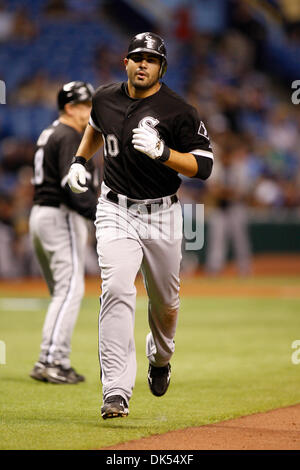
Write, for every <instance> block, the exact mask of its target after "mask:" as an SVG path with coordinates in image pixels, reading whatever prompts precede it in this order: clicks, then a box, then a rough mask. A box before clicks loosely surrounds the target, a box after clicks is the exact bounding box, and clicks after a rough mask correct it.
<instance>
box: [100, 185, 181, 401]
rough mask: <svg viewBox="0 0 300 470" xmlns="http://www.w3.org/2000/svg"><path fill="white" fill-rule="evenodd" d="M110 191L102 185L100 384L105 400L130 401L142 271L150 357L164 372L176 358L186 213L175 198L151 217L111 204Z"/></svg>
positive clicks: (133, 376) (136, 209)
mask: <svg viewBox="0 0 300 470" xmlns="http://www.w3.org/2000/svg"><path fill="white" fill-rule="evenodd" d="M107 191H108V188H107V187H106V186H105V185H104V184H102V193H101V194H102V195H101V198H100V200H99V204H98V208H97V215H96V222H95V225H96V237H97V242H98V243H97V251H98V255H99V265H100V268H101V277H102V295H101V298H100V302H101V309H100V315H99V358H100V367H101V381H102V386H103V398H104V399H106V398H107V397H108V396H111V395H121V396H122V397H123V398H125V399H126V400H127V402H128V401H129V399H130V397H131V395H132V390H133V387H134V383H135V377H136V353H135V342H134V317H135V307H136V288H135V285H134V283H135V279H136V276H137V273H138V271H139V269H140V268H141V271H142V274H143V277H144V282H145V286H146V289H147V293H148V297H149V302H148V320H149V326H150V330H151V332H150V333H149V334H148V335H147V341H146V354H147V357H148V359H149V361H150V362H151V363H152V364H153V365H156V366H160V367H161V366H164V365H166V364H167V363H168V362H169V361H170V358H171V356H172V354H173V353H174V349H175V346H174V336H175V330H176V323H177V315H178V309H179V270H180V261H181V240H182V212H181V206H180V204H179V202H177V203H174V204H172V205H170V203H168V202H169V199H170V198H166V203H165V205H164V206H162V207H159V208H158V207H157V210H155V211H154V212H153V213H151V214H148V213H145V212H140V211H139V207H138V206H134V207H133V208H129V209H127V208H125V207H120V206H118V205H117V204H115V203H113V202H110V201H108V200H107V199H106V193H107ZM124 200H125V199H124ZM148 201H149V200H148ZM151 202H153V200H151Z"/></svg>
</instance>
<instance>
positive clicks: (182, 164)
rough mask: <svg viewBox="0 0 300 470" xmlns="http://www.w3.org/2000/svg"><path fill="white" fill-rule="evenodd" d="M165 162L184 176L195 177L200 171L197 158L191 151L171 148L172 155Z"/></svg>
mask: <svg viewBox="0 0 300 470" xmlns="http://www.w3.org/2000/svg"><path fill="white" fill-rule="evenodd" d="M164 164H165V165H166V166H168V167H169V168H172V169H173V170H175V171H178V173H180V174H182V175H184V176H189V177H193V176H196V174H197V173H198V164H197V160H196V158H195V157H194V155H193V154H191V153H180V152H177V151H176V150H173V149H170V156H169V158H168V160H167V161H165V162H164Z"/></svg>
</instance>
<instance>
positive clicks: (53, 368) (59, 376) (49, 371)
mask: <svg viewBox="0 0 300 470" xmlns="http://www.w3.org/2000/svg"><path fill="white" fill-rule="evenodd" d="M44 375H45V378H46V380H47V382H50V383H53V384H77V383H79V382H84V381H85V377H84V376H83V375H80V374H78V373H77V372H76V370H75V369H73V367H69V368H68V369H65V368H64V367H62V365H61V364H47V366H46V369H45V372H44Z"/></svg>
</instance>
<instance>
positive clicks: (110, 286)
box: [102, 279, 136, 299]
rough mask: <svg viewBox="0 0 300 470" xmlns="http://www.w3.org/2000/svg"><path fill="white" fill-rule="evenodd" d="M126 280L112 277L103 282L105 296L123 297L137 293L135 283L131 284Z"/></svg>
mask: <svg viewBox="0 0 300 470" xmlns="http://www.w3.org/2000/svg"><path fill="white" fill-rule="evenodd" d="M124 281H125V280H122V281H121V280H118V279H111V280H109V281H106V282H103V283H102V295H103V297H104V298H105V297H109V298H111V299H112V298H113V299H122V298H126V297H131V296H133V295H135V294H136V289H135V287H134V285H130V284H129V283H127V282H124Z"/></svg>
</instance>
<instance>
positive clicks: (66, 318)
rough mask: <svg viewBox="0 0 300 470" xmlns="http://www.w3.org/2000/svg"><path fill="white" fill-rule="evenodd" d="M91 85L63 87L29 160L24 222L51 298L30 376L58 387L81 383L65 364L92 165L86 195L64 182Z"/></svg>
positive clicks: (91, 211) (92, 194)
mask: <svg viewBox="0 0 300 470" xmlns="http://www.w3.org/2000/svg"><path fill="white" fill-rule="evenodd" d="M93 92H94V90H93V87H92V86H91V85H90V84H88V83H84V82H70V83H66V84H65V85H64V86H63V87H62V89H61V90H60V91H59V93H58V96H57V100H58V108H59V118H58V120H56V121H54V122H53V123H52V124H51V125H50V126H49V127H48V128H47V129H45V130H44V131H43V132H42V133H41V135H40V137H39V139H38V141H37V150H36V153H35V156H34V178H33V183H34V199H33V204H34V205H33V207H32V210H31V214H30V219H29V227H30V235H31V238H32V242H33V246H34V249H35V252H36V255H37V258H38V261H39V264H40V267H41V270H42V273H43V275H44V278H45V280H46V282H47V284H48V288H49V291H50V294H51V302H50V304H49V307H48V311H47V315H46V319H45V323H44V328H43V338H42V344H41V351H40V357H39V361H38V362H37V363H36V364H35V366H34V367H33V369H32V371H31V373H30V376H31V377H32V378H33V379H36V380H41V381H45V382H52V383H58V384H64V383H66V384H76V383H78V382H82V381H84V380H85V379H84V376H83V375H80V374H78V373H77V372H76V371H75V370H74V369H73V368H72V367H71V364H70V358H69V355H70V351H71V347H70V344H71V336H72V332H73V328H74V325H75V322H76V318H77V315H78V312H79V308H80V303H81V299H82V297H83V293H84V253H85V245H86V242H87V236H88V223H89V222H88V219H92V220H94V218H95V212H96V203H97V194H96V187H95V186H94V184H93V180H94V178H93V173H94V164H93V163H92V162H89V163H88V165H87V167H86V170H87V173H86V176H87V181H88V183H87V184H88V187H89V189H88V191H87V192H86V193H85V194H82V195H76V194H74V193H73V192H72V191H71V190H70V188H69V186H68V184H67V174H68V170H69V167H70V164H71V158H72V155H73V154H74V153H75V152H76V150H77V148H78V145H79V143H80V141H81V137H82V132H83V131H84V129H85V127H86V125H87V123H88V120H89V116H90V111H91V100H92V94H93Z"/></svg>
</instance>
